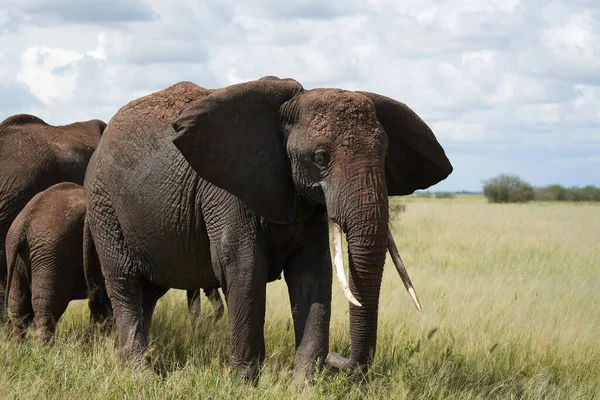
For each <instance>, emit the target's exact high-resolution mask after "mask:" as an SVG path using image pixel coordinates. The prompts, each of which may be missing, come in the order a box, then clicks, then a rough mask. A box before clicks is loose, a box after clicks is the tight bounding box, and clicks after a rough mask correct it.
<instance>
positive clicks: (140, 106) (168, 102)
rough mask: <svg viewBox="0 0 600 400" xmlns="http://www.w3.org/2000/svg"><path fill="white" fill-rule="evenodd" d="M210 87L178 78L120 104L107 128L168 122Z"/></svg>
mask: <svg viewBox="0 0 600 400" xmlns="http://www.w3.org/2000/svg"><path fill="white" fill-rule="evenodd" d="M211 92H212V91H211V90H209V89H205V88H203V87H201V86H198V85H196V84H194V83H192V82H179V83H176V84H175V85H172V86H169V87H168V88H166V89H163V90H161V91H158V92H155V93H151V94H149V95H147V96H144V97H141V98H139V99H136V100H133V101H131V102H129V103H128V104H126V105H125V106H123V107H122V108H121V109H120V110H119V111H118V112H117V114H116V115H115V116H114V117H113V119H112V120H111V121H110V123H109V127H108V128H107V129H108V130H110V131H115V130H116V131H120V132H131V131H138V132H141V131H146V132H148V128H149V129H150V130H153V129H155V128H159V127H162V126H168V127H170V126H171V123H172V122H173V120H175V118H177V115H178V114H179V110H181V109H182V108H183V107H184V106H185V105H186V104H188V103H190V102H192V101H194V100H196V99H199V98H201V97H204V96H207V95H208V94H210V93H211ZM111 134H112V135H114V133H112V132H111Z"/></svg>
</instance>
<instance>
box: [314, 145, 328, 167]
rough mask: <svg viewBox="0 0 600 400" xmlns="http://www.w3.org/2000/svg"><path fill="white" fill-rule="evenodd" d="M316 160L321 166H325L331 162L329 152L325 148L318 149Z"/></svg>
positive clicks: (315, 155)
mask: <svg viewBox="0 0 600 400" xmlns="http://www.w3.org/2000/svg"><path fill="white" fill-rule="evenodd" d="M314 160H315V164H317V165H318V166H319V167H320V168H325V167H326V166H327V164H329V154H327V152H326V151H325V150H323V149H317V150H315V153H314Z"/></svg>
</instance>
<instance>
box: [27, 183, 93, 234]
mask: <svg viewBox="0 0 600 400" xmlns="http://www.w3.org/2000/svg"><path fill="white" fill-rule="evenodd" d="M21 215H22V216H23V217H24V218H26V219H27V220H29V221H30V223H31V224H33V225H35V230H36V232H46V233H51V232H61V234H64V233H68V232H71V233H72V236H73V238H72V239H73V240H77V242H80V241H81V240H83V220H84V218H85V197H84V192H83V187H82V186H80V185H78V184H76V183H72V182H62V183H58V184H56V185H53V186H50V187H49V188H48V189H46V190H44V191H42V192H40V193H38V194H36V195H35V196H34V197H33V198H32V199H31V201H29V203H27V205H26V206H25V208H24V209H23V211H21V214H20V215H19V218H21ZM80 239H81V240H80Z"/></svg>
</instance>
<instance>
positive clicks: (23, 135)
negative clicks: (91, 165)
mask: <svg viewBox="0 0 600 400" xmlns="http://www.w3.org/2000/svg"><path fill="white" fill-rule="evenodd" d="M105 127H106V124H105V123H104V122H102V121H100V120H97V119H95V120H91V121H86V122H76V123H73V124H70V125H65V126H51V125H48V124H47V123H45V122H44V121H42V120H41V119H39V118H37V117H34V116H33V115H26V114H19V115H15V116H12V117H9V118H7V119H6V120H4V121H3V122H2V123H1V124H0V307H1V308H0V320H3V319H4V318H5V314H6V313H5V312H4V304H5V301H4V292H5V282H6V273H7V271H6V256H5V239H6V233H7V232H8V228H9V227H10V225H11V224H12V222H13V221H14V219H15V218H16V217H17V215H18V214H19V212H20V211H21V210H22V209H23V207H25V205H26V204H27V202H29V200H31V199H32V198H33V196H35V195H36V194H37V193H39V192H41V191H43V190H45V189H47V188H49V187H50V186H52V185H54V184H56V183H59V182H74V183H78V184H80V185H82V184H83V178H84V176H85V170H86V168H87V165H88V161H89V159H90V157H91V155H92V153H93V152H94V150H95V148H96V146H98V142H99V141H100V136H101V134H102V131H103V130H104V128H105Z"/></svg>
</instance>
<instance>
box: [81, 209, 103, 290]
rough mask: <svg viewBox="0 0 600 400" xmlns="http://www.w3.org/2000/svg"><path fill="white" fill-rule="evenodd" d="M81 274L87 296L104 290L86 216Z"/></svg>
mask: <svg viewBox="0 0 600 400" xmlns="http://www.w3.org/2000/svg"><path fill="white" fill-rule="evenodd" d="M83 274H84V276H85V283H86V285H87V289H88V296H89V295H90V293H92V292H93V291H94V290H97V289H98V288H100V289H103V288H104V277H103V276H102V272H101V270H100V261H99V260H98V255H97V253H96V248H95V246H94V239H93V238H92V232H91V231H90V225H89V222H88V218H87V215H86V216H85V219H84V221H83Z"/></svg>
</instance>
